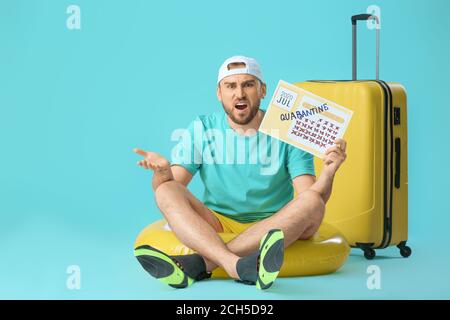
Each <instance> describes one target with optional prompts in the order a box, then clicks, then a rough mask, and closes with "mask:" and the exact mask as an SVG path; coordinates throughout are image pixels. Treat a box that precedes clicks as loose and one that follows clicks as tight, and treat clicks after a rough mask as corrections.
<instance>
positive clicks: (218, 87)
mask: <svg viewBox="0 0 450 320" xmlns="http://www.w3.org/2000/svg"><path fill="white" fill-rule="evenodd" d="M216 95H217V99H218V100H219V101H220V102H222V91H220V83H219V84H218V85H217V90H216Z"/></svg>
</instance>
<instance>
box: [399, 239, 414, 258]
mask: <svg viewBox="0 0 450 320" xmlns="http://www.w3.org/2000/svg"><path fill="white" fill-rule="evenodd" d="M397 248H399V249H400V254H401V255H402V257H403V258H408V257H409V256H410V255H411V252H412V251H411V248H410V247H408V246H407V245H406V241H402V242H400V243H399V244H398V246H397Z"/></svg>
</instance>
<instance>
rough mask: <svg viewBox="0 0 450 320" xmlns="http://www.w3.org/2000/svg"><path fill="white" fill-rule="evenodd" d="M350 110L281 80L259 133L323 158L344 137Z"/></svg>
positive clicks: (351, 113) (350, 114)
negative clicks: (335, 142) (337, 140)
mask: <svg viewBox="0 0 450 320" xmlns="http://www.w3.org/2000/svg"><path fill="white" fill-rule="evenodd" d="M352 115H353V111H352V110H350V109H347V108H345V107H343V106H340V105H338V104H337V103H335V102H333V101H330V100H327V99H324V98H322V97H319V96H317V95H315V94H313V93H311V92H309V91H306V90H304V89H302V88H299V87H297V86H295V85H293V84H290V83H288V82H285V81H283V80H280V81H279V82H278V85H277V88H276V89H275V93H274V95H273V97H272V100H271V102H270V104H269V107H268V108H267V111H266V113H265V115H264V119H263V121H262V122H261V125H260V127H259V131H260V132H262V133H264V134H267V135H270V136H272V137H273V138H276V139H279V140H282V141H284V142H286V143H289V144H291V145H293V146H295V147H297V148H299V149H302V150H304V151H307V152H309V153H312V154H313V155H315V156H316V157H319V158H321V159H323V158H324V157H325V151H326V150H327V149H329V148H331V147H332V146H334V141H335V140H336V139H338V138H343V137H344V133H345V131H346V130H347V127H348V125H349V123H350V120H351V118H352Z"/></svg>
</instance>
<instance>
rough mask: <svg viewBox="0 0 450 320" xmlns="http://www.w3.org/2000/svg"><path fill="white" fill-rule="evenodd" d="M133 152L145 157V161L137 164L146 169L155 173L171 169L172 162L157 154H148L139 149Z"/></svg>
mask: <svg viewBox="0 0 450 320" xmlns="http://www.w3.org/2000/svg"><path fill="white" fill-rule="evenodd" d="M133 151H134V152H136V153H137V154H139V155H141V156H143V157H144V159H142V160H140V161H138V162H137V164H138V165H139V166H141V167H143V168H144V169H152V170H153V171H163V170H168V169H170V162H169V161H168V160H167V159H166V158H164V157H163V156H161V155H160V154H158V153H156V152H147V151H144V150H141V149H137V148H136V149H134V150H133Z"/></svg>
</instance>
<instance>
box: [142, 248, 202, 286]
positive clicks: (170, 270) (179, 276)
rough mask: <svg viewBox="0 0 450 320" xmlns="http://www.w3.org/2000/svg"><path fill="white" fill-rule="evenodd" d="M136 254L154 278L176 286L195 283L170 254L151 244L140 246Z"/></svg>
mask: <svg viewBox="0 0 450 320" xmlns="http://www.w3.org/2000/svg"><path fill="white" fill-rule="evenodd" d="M134 256H135V257H136V258H137V259H138V261H139V263H140V264H141V265H142V267H143V268H144V269H145V270H146V271H147V272H148V273H149V274H150V275H152V276H153V277H154V278H156V279H158V280H159V281H161V282H163V283H165V284H168V285H169V286H171V287H174V288H178V289H181V288H186V287H188V286H190V285H191V284H193V283H194V279H192V278H191V277H189V276H188V275H187V273H185V272H184V271H183V270H182V269H181V268H180V267H179V266H178V265H177V263H176V261H174V260H173V259H172V258H171V257H170V256H168V255H167V254H165V253H164V252H162V251H159V250H158V249H156V248H153V247H151V246H147V245H144V246H140V247H138V248H136V249H135V250H134Z"/></svg>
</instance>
